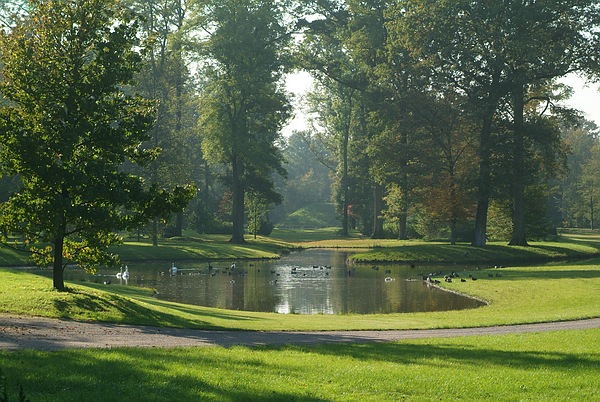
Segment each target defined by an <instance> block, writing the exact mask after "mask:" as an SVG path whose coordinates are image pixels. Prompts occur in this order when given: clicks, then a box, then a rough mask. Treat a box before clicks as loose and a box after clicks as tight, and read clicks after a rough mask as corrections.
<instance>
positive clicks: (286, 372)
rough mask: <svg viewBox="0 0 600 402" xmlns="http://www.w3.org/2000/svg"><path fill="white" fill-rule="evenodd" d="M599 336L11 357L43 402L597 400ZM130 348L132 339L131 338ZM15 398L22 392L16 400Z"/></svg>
mask: <svg viewBox="0 0 600 402" xmlns="http://www.w3.org/2000/svg"><path fill="white" fill-rule="evenodd" d="M599 339H600V330H582V331H562V332H550V333H533V334H521V335H504V336H493V337H492V336H482V337H462V338H452V339H426V340H412V341H402V342H395V343H385V344H360V345H327V346H314V347H296V346H294V345H290V346H286V347H260V348H248V347H234V348H230V349H225V348H221V347H209V348H181V349H173V350H165V349H159V348H152V349H128V348H125V349H112V350H98V349H92V350H68V351H59V352H40V351H32V350H25V351H19V352H14V353H8V352H0V366H1V367H4V371H5V374H6V375H7V377H8V388H9V390H10V391H11V392H13V391H14V392H16V390H17V389H18V383H19V384H21V385H22V386H23V388H24V390H25V392H26V394H27V396H28V397H29V398H30V399H31V400H32V401H38V402H41V401H61V402H67V401H73V402H79V401H98V400H103V401H117V400H122V401H157V402H158V401H200V400H202V401H398V400H411V401H413V400H414V401H431V400H443V401H455V400H466V401H481V400H489V401H515V400H519V401H526V400H531V401H566V400H573V401H597V400H600V388H599V387H598V384H600V352H599V351H598V349H597V348H596V347H594V345H596V344H597V343H598V340H599ZM125 341H126V340H125ZM14 392H13V394H14Z"/></svg>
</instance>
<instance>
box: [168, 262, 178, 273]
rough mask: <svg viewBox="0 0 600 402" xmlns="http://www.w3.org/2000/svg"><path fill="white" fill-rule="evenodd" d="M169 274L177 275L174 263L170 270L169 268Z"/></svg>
mask: <svg viewBox="0 0 600 402" xmlns="http://www.w3.org/2000/svg"><path fill="white" fill-rule="evenodd" d="M169 274H171V275H177V267H176V266H175V263H172V264H171V268H169Z"/></svg>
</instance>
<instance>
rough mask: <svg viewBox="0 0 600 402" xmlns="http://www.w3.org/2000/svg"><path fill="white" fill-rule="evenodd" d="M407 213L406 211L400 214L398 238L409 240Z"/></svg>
mask: <svg viewBox="0 0 600 402" xmlns="http://www.w3.org/2000/svg"><path fill="white" fill-rule="evenodd" d="M406 221H407V214H406V211H404V212H402V213H401V214H400V223H399V224H398V240H408V230H407V224H406Z"/></svg>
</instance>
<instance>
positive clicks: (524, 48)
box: [389, 0, 600, 246]
mask: <svg viewBox="0 0 600 402" xmlns="http://www.w3.org/2000/svg"><path fill="white" fill-rule="evenodd" d="M599 15H600V13H599V12H598V2H597V1H594V0H574V1H565V2H552V1H551V2H540V1H508V0H507V1H496V0H486V1H477V2H474V1H471V0H460V1H437V0H402V1H397V4H396V6H395V7H394V8H393V12H392V13H390V15H389V16H390V18H391V19H392V20H393V23H392V24H390V26H391V27H392V31H393V32H394V33H395V34H397V35H398V36H397V37H399V38H401V39H400V40H398V43H399V44H401V45H400V47H401V48H402V49H407V50H409V51H410V52H411V55H412V56H413V57H414V60H415V61H416V62H417V63H420V64H422V65H423V66H426V67H429V68H430V71H431V74H430V77H433V78H434V79H433V80H432V82H433V85H442V86H446V87H451V88H454V89H455V90H456V91H458V92H460V93H464V94H466V95H467V96H468V97H469V99H470V100H471V104H472V108H473V110H475V111H476V112H477V113H478V114H479V119H480V129H479V132H480V135H479V194H478V207H477V215H476V223H475V238H474V241H473V244H474V245H478V246H483V245H485V233H486V221H487V209H488V205H489V199H490V196H491V194H492V188H491V170H490V169H491V165H490V157H491V152H492V149H491V145H492V144H491V134H492V129H493V125H494V120H495V118H496V114H497V112H498V110H499V106H500V104H501V101H502V100H503V99H508V100H509V102H510V104H511V107H512V115H513V119H512V120H513V127H512V132H513V137H514V138H513V144H514V147H513V153H512V158H513V166H512V170H513V171H512V174H513V211H514V217H513V225H514V232H513V239H512V241H511V244H526V239H525V232H524V230H525V229H524V227H525V226H524V213H525V211H524V189H525V185H524V182H523V172H524V170H523V169H524V164H525V161H524V155H523V146H522V144H523V139H524V135H525V133H524V128H525V123H526V122H525V121H524V109H525V106H526V105H525V104H526V103H527V100H528V99H529V96H530V94H529V89H530V87H531V86H532V85H535V84H540V83H544V82H546V81H548V80H551V79H553V78H556V77H560V76H563V75H565V74H567V73H568V72H570V71H575V70H579V69H584V68H587V67H588V66H589V65H590V64H592V63H591V61H593V60H594V58H595V55H596V54H597V50H596V49H594V47H593V46H590V45H591V44H593V43H594V39H595V36H594V35H595V33H594V31H593V29H595V28H596V27H597V24H598V16H599ZM594 52H596V53H594Z"/></svg>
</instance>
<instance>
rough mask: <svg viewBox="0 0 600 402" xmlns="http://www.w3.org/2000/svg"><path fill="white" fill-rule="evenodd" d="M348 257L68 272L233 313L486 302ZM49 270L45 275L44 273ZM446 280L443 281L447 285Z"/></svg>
mask: <svg viewBox="0 0 600 402" xmlns="http://www.w3.org/2000/svg"><path fill="white" fill-rule="evenodd" d="M350 254H351V252H349V251H343V250H319V249H311V250H305V251H302V252H294V253H292V254H290V255H287V256H284V257H282V258H281V259H280V260H264V261H239V262H236V263H235V268H234V269H231V264H232V262H231V261H227V262H226V261H213V262H211V267H212V269H209V264H208V263H207V262H202V263H199V262H180V263H177V273H176V275H171V274H170V273H169V268H170V267H171V264H165V263H160V264H159V263H143V264H139V265H138V264H130V265H129V266H128V268H129V273H130V277H129V279H128V280H127V281H125V280H124V279H118V278H117V277H116V276H115V274H116V273H115V271H114V270H100V271H98V272H97V273H96V275H91V274H87V273H85V272H83V270H81V269H78V268H67V269H66V270H65V279H66V280H70V281H95V282H100V283H102V282H104V281H110V282H111V283H112V284H119V283H122V284H127V285H129V286H143V287H149V288H154V289H156V291H157V292H158V294H157V297H158V298H159V299H164V300H170V301H176V302H180V303H186V304H195V305H201V306H208V307H218V308H225V309H231V310H244V311H261V312H277V313H295V314H347V313H355V314H374V313H398V312H419V311H445V310H460V309H468V308H476V307H479V306H481V305H483V303H482V302H480V301H477V300H474V299H471V298H468V297H464V296H461V295H457V294H454V293H451V292H446V291H443V290H440V289H438V288H436V287H434V286H430V285H429V284H428V283H427V282H425V281H423V280H422V275H423V274H425V275H427V274H428V273H430V272H439V271H446V272H448V273H450V271H451V268H448V267H433V266H422V267H418V266H417V267H410V266H408V265H382V266H380V267H378V269H375V267H373V266H372V265H361V264H353V265H348V264H347V263H346V260H347V258H348V256H349V255H350ZM47 272H48V271H47V270H46V273H47ZM442 280H443V279H442Z"/></svg>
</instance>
